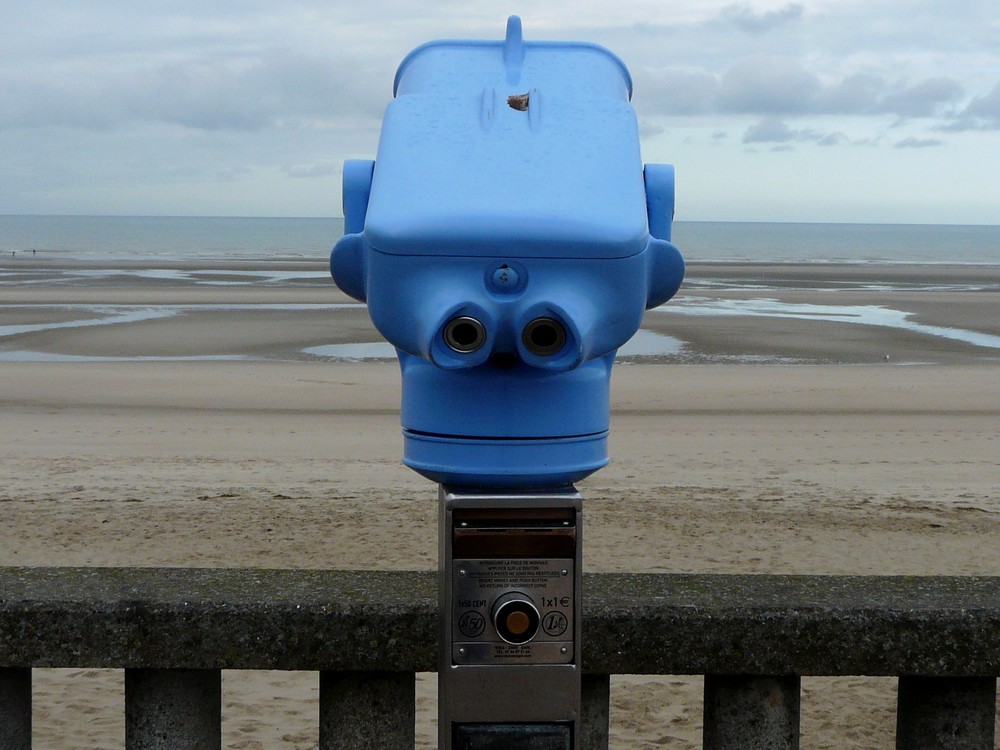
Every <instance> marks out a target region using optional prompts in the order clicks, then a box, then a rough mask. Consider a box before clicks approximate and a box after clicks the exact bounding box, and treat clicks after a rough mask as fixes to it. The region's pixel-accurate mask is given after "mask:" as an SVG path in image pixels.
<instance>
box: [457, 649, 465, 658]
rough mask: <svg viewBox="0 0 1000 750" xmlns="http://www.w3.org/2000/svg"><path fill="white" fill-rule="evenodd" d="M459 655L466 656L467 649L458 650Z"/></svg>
mask: <svg viewBox="0 0 1000 750" xmlns="http://www.w3.org/2000/svg"><path fill="white" fill-rule="evenodd" d="M458 653H459V655H460V656H465V649H464V648H460V649H459V650H458Z"/></svg>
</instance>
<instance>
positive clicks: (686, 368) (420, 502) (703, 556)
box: [0, 264, 1000, 750]
mask: <svg viewBox="0 0 1000 750" xmlns="http://www.w3.org/2000/svg"><path fill="white" fill-rule="evenodd" d="M5 268H8V270H9V264H8V265H7V266H6V267H5ZM20 268H22V269H23V266H21V267H20ZM240 268H243V267H242V266H241V267H240ZM268 268H270V267H268ZM851 268H852V269H854V267H851ZM928 268H930V270H921V269H905V268H903V269H902V270H901V269H900V268H893V269H888V270H885V269H872V268H868V267H860V270H851V272H850V273H845V269H844V268H840V269H836V268H835V269H832V270H825V269H824V268H818V269H817V268H813V267H811V266H810V267H806V268H805V270H804V271H802V272H801V273H800V272H799V271H792V270H791V269H790V268H789V267H787V266H782V267H771V266H767V267H753V268H746V267H736V266H732V267H730V266H726V267H716V266H712V267H708V268H706V269H697V268H696V269H692V273H690V274H689V278H691V283H690V284H689V286H688V287H686V288H685V290H684V292H683V293H682V294H683V295H684V296H686V297H687V300H688V301H687V302H685V301H684V296H682V297H681V298H680V299H679V300H678V305H684V304H689V305H694V304H700V303H697V301H696V300H695V299H694V298H695V297H698V298H708V299H709V300H711V301H715V302H714V303H715V304H721V302H723V301H728V300H733V299H736V300H751V301H752V300H760V299H776V300H779V301H780V302H782V303H786V304H810V305H816V306H824V307H827V306H838V305H839V306H841V307H847V306H855V307H858V306H879V305H882V306H887V307H892V308H893V309H897V310H902V311H905V312H908V313H911V314H912V315H913V316H915V317H917V318H919V320H920V322H921V324H924V325H927V326H935V327H941V328H954V329H961V330H967V331H972V332H974V333H978V334H982V335H986V336H992V335H1000V316H997V315H996V314H995V310H996V309H997V299H998V296H997V292H998V289H1000V287H997V286H996V284H997V279H996V275H995V273H994V271H992V270H989V269H986V270H982V271H981V273H979V274H978V275H977V274H975V273H973V272H972V271H969V269H964V270H963V271H962V273H966V274H969V275H970V276H969V278H966V277H965V276H963V277H961V278H960V279H958V280H957V281H956V278H957V277H955V276H953V277H952V281H953V282H954V283H951V284H949V285H947V286H946V288H944V289H935V288H933V287H934V286H935V285H934V284H932V283H931V282H933V281H934V279H935V278H936V277H939V276H941V275H942V274H941V272H940V269H937V268H931V267H928ZM723 269H724V270H723ZM192 270H193V272H195V273H197V272H201V271H205V272H208V271H210V270H212V269H199V268H198V267H195V268H193V269H192ZM265 270H267V269H265ZM283 270H292V271H294V270H296V269H294V268H291V269H289V268H285V269H283ZM306 270H314V269H313V267H308V268H307V269H306ZM31 272H32V273H36V274H39V275H40V276H39V277H38V278H40V280H39V281H38V283H33V284H12V285H0V315H2V316H3V317H2V318H0V327H2V326H11V325H40V324H44V323H45V322H46V321H49V322H64V323H65V322H68V321H71V320H74V319H76V318H75V317H74V316H77V315H78V314H79V313H81V312H82V313H84V314H89V315H97V316H102V315H106V313H102V312H100V311H97V312H95V311H94V310H93V309H91V308H86V309H84V310H77V311H67V309H66V305H71V304H75V305H83V306H88V305H109V304H118V305H126V306H141V307H144V308H145V307H151V308H156V307H157V306H163V305H170V306H190V307H191V308H194V309H191V310H186V309H185V310H184V311H180V312H175V313H173V314H171V315H170V316H169V317H159V318H155V319H149V320H143V321H138V322H131V323H129V322H124V323H118V324H107V325H103V326H79V327H72V328H66V327H64V328H44V329H41V330H35V331H27V332H24V333H19V334H13V335H7V336H0V357H2V356H3V355H4V353H5V352H6V353H10V352H17V351H28V352H36V353H37V352H41V353H45V354H47V355H48V356H51V357H53V358H55V360H56V361H47V362H25V361H10V360H8V361H3V362H0V372H2V387H0V428H2V430H0V432H2V435H3V445H4V452H5V457H4V461H3V462H2V463H0V513H2V516H3V519H4V522H3V523H2V524H0V564H2V565H95V566H110V565H153V566H187V565H192V566H246V567H289V568H291V567H303V568H310V567H313V568H316V567H323V568H327V567H329V568H345V567H349V568H364V569H376V568H393V569H429V568H433V567H434V566H435V564H436V554H437V550H436V537H435V524H436V492H435V488H434V486H433V485H432V484H431V483H429V482H428V481H426V480H424V479H422V478H420V477H419V476H417V475H416V474H414V473H413V472H410V471H409V470H407V469H406V468H405V467H403V466H402V465H401V464H400V463H399V455H400V451H401V439H400V436H399V426H398V404H399V373H398V369H397V367H396V365H395V364H394V363H392V362H364V363H358V362H334V361H323V359H322V358H316V357H311V356H309V355H307V354H304V353H303V351H304V350H305V349H306V348H308V347H312V346H322V345H326V344H331V343H337V342H345V343H346V342H352V341H374V340H376V338H377V334H375V332H374V331H373V329H371V326H370V323H369V322H368V321H367V317H366V315H365V313H364V310H362V309H358V308H355V307H335V308H331V307H328V306H329V305H336V304H340V303H346V302H348V300H347V299H346V298H344V297H343V296H341V295H339V293H337V292H336V291H334V290H332V289H330V288H329V287H328V286H327V285H326V284H324V283H321V279H320V277H319V276H314V277H303V278H302V279H301V280H300V281H294V280H292V281H290V280H288V279H287V278H286V279H284V280H282V281H280V282H278V283H269V282H254V283H248V284H245V285H239V286H232V285H226V286H217V285H216V286H213V285H209V284H199V283H195V282H193V281H192V279H191V278H189V277H188V278H180V279H178V278H174V279H149V278H145V279H143V278H136V277H134V276H133V275H124V276H120V277H111V278H109V277H103V278H97V279H93V278H92V279H89V280H82V281H81V280H77V281H72V282H69V283H65V282H64V281H56V280H54V278H55V276H53V275H52V274H50V275H49V276H46V275H45V274H46V273H48V270H47V269H46V268H42V269H40V270H38V269H31ZM18 273H22V271H21V270H18ZM730 273H732V274H735V276H727V274H730ZM765 273H766V274H767V275H768V280H767V283H766V284H764V285H763V288H762V289H761V290H760V291H757V292H755V291H753V290H752V289H751V288H749V287H750V282H751V281H752V280H753V279H754V278H757V277H759V276H760V275H761V274H765ZM740 274H742V276H741V275H740ZM752 274H756V276H753V275H752ZM955 274H958V271H955ZM779 277H780V278H779ZM887 277H888V278H887ZM699 280H701V281H699ZM876 281H877V282H878V284H880V285H882V284H885V283H886V282H887V281H888V282H889V283H890V289H889V290H886V289H883V288H872V286H873V285H875V284H876ZM720 282H721V285H720ZM810 284H811V285H813V286H814V287H815V289H814V290H813V291H809V290H808V289H807V287H808V286H809V285H810ZM219 305H240V306H241V307H240V309H236V310H223V309H219V307H218V306H219ZM263 305H273V306H277V307H263ZM293 305H309V306H318V307H315V308H313V307H310V308H309V309H305V308H291V309H289V306H293ZM199 306H201V307H203V308H204V309H199ZM130 309H131V308H130ZM646 327H647V328H649V329H650V330H655V331H657V332H660V333H663V334H665V335H669V336H672V337H675V338H677V339H680V340H682V341H683V342H684V343H685V348H684V349H682V350H681V352H680V353H678V354H676V355H664V356H653V357H645V358H638V359H635V360H632V361H627V362H624V363H622V364H619V365H618V366H616V368H615V373H614V377H613V386H612V387H613V422H612V438H611V454H612V463H611V465H610V466H608V467H607V468H606V469H604V470H602V471H600V472H598V473H597V474H595V475H594V476H593V477H591V478H589V479H587V480H585V481H584V482H582V483H581V484H580V489H581V491H582V492H583V494H584V497H585V524H586V540H587V541H586V548H585V565H586V568H587V569H588V570H592V571H621V570H635V571H641V572H665V571H670V572H687V571H697V572H744V573H745V572H759V573H810V574H823V573H859V574H921V575H932V574H977V575H998V574H1000V544H997V543H996V540H997V539H998V538H1000V493H998V490H997V486H998V485H997V479H998V477H1000V459H998V458H997V456H1000V366H998V362H997V356H998V354H1000V351H998V350H997V349H992V348H990V347H988V346H979V345H975V344H970V343H968V342H963V341H959V340H954V339H948V338H946V337H943V336H940V335H934V334H931V333H927V332H923V333H921V332H920V331H919V330H917V331H913V330H902V329H899V328H894V327H892V326H877V325H869V324H859V323H844V322H831V321H829V320H824V319H823V315H822V314H818V315H813V316H809V317H807V318H804V319H803V318H792V317H766V316H751V315H742V316H734V315H716V316H712V315H705V314H699V315H694V314H690V315H683V314H673V313H669V312H660V311H654V312H651V313H650V314H648V315H647V323H646ZM0 333H2V328H0ZM986 340H987V341H989V339H986ZM886 355H888V356H889V360H888V361H886V359H885V356H886ZM179 356H194V357H206V358H209V359H208V360H207V361H176V360H171V359H170V358H172V357H179ZM218 356H237V357H243V358H245V359H241V360H238V361H224V360H223V361H212V360H211V358H212V357H218ZM73 357H82V358H84V360H87V359H90V358H104V361H81V360H76V359H73ZM136 357H154V358H167V359H158V360H155V361H148V360H137V359H135V358H136ZM14 359H15V360H16V358H14ZM789 362H791V363H793V364H789ZM837 362H841V363H850V364H840V365H837V364H835V363H837ZM900 362H921V363H925V364H915V365H910V366H904V365H901V364H898V363H900ZM803 685H804V689H803V701H802V702H803V746H804V747H815V748H819V747H822V748H842V747H845V746H850V747H862V748H886V747H891V746H892V744H893V740H892V735H893V727H894V700H895V697H894V690H895V681H894V680H892V679H886V678H877V679H872V678H861V677H858V678H838V679H827V678H806V679H804V680H803ZM700 686H701V680H700V678H689V677H669V676H665V677H661V678H646V677H641V678H638V677H627V676H624V677H616V678H615V679H614V682H613V685H612V724H613V730H612V734H613V737H612V747H616V748H654V747H661V746H663V745H665V744H668V745H669V746H671V747H698V746H700V720H701V692H700V691H701V687H700ZM316 694H317V686H316V677H315V675H312V674H299V673H276V672H227V673H226V674H225V677H224V699H223V700H224V704H225V721H224V726H225V729H224V732H225V736H224V746H225V747H229V748H259V747H260V748H274V747H284V748H309V747H315V745H316V741H317V737H316V730H315V725H316V703H315V701H316ZM121 700H122V698H121V674H120V673H119V672H114V671H103V670H98V671H92V672H81V671H78V670H73V671H69V670H37V671H36V673H35V705H36V715H35V732H36V737H35V744H36V747H40V748H52V749H53V750H68V749H69V748H80V747H102V748H104V747H108V748H111V747H122V746H123V742H124V740H123V737H124V728H123V721H124V719H123V711H122V703H121ZM433 701H434V679H433V676H431V675H421V676H420V678H419V693H418V711H419V712H420V713H419V718H418V731H419V735H420V742H421V746H423V747H433V746H434V740H433V731H434V730H433V710H432V704H433Z"/></svg>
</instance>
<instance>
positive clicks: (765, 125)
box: [743, 117, 824, 143]
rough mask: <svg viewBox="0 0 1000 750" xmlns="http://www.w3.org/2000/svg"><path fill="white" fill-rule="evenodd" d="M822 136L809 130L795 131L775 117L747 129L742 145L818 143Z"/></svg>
mask: <svg viewBox="0 0 1000 750" xmlns="http://www.w3.org/2000/svg"><path fill="white" fill-rule="evenodd" d="M823 137H824V136H823V135H822V134H821V133H817V132H816V131H814V130H811V129H808V128H806V129H801V130H795V129H793V128H790V127H789V126H788V124H787V123H786V122H785V121H784V120H781V119H779V118H777V117H765V118H764V119H763V120H761V121H760V122H758V123H757V124H756V125H752V126H750V127H749V128H747V131H746V132H745V133H744V134H743V143H790V142H792V141H819V140H821V139H822V138H823Z"/></svg>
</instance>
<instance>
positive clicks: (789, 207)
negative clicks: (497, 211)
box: [0, 0, 1000, 224]
mask: <svg viewBox="0 0 1000 750" xmlns="http://www.w3.org/2000/svg"><path fill="white" fill-rule="evenodd" d="M510 13H517V14H519V15H520V16H521V17H522V19H523V22H524V36H525V39H526V40H527V41H531V40H532V39H565V40H575V39H579V40H585V41H592V42H597V43H599V44H603V45H605V46H606V47H608V48H610V49H611V50H612V51H614V52H616V53H617V54H618V55H619V56H620V57H621V58H622V59H623V60H624V61H625V63H626V64H627V65H628V66H629V68H630V69H631V71H632V75H633V78H634V81H635V86H634V94H633V99H632V102H633V105H634V106H635V108H636V111H637V112H638V115H639V123H640V129H641V134H642V144H643V145H642V147H643V158H644V159H645V160H646V161H648V162H668V163H673V164H675V165H676V167H677V218H678V219H688V220H708V221H712V220H750V221H753V220H759V221H860V222H864V221H876V222H916V223H922V222H929V223H982V224H998V223H1000V7H998V4H997V0H793V1H792V2H788V1H787V0H748V1H747V2H731V1H730V0H655V1H654V0H576V2H570V1H569V0H550V1H548V2H543V1H542V0H534V1H533V2H524V1H523V0H512V1H511V2H509V3H507V4H503V3H496V2H482V1H480V0H463V1H462V2H452V1H451V0H446V1H444V2H435V1H434V0H427V1H426V2H413V0H406V1H405V2H404V1H402V0H364V1H362V2H358V1H351V2H346V1H345V0H322V1H316V2H312V1H311V0H280V1H278V0H266V1H265V0H239V1H237V0H232V1H229V2H226V1H221V2H212V1H211V0H198V1H197V2H195V1H193V0H155V1H152V0H151V1H143V0H97V1H95V2H80V0H72V1H69V0H62V1H60V0H31V2H15V1H14V0H11V1H10V2H3V12H2V14H0V18H2V28H0V214H16V213H71V214H77V213H79V214H151V215H207V216H211V215H225V216H340V215H341V208H340V170H341V163H342V161H343V160H344V159H345V158H351V157H358V158H373V157H374V154H375V147H376V144H377V142H378V132H379V126H380V121H381V116H382V112H383V110H384V108H385V106H386V104H387V103H388V101H389V100H390V98H391V95H392V80H393V75H394V73H395V69H396V66H397V65H398V63H399V61H400V60H401V59H402V57H403V56H404V55H405V54H406V53H407V52H408V51H409V50H411V49H412V48H413V47H415V46H417V45H418V44H420V43H422V42H425V41H428V40H430V39H438V38H488V39H500V38H502V37H503V33H504V26H505V23H506V17H507V15H508V14H510Z"/></svg>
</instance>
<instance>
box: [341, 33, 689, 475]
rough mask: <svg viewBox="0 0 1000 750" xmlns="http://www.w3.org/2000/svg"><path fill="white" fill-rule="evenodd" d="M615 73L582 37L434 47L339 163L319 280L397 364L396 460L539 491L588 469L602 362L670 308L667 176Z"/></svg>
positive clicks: (597, 433)
mask: <svg viewBox="0 0 1000 750" xmlns="http://www.w3.org/2000/svg"><path fill="white" fill-rule="evenodd" d="M631 92H632V81H631V77H630V75H629V72H628V70H627V69H626V67H625V65H624V64H623V63H622V61H621V60H619V59H618V58H617V57H616V56H615V55H613V54H612V53H611V52H609V51H607V50H606V49H604V48H602V47H598V46H596V45H592V44H585V43H562V42H525V41H523V39H522V36H521V23H520V20H519V19H518V18H516V17H512V18H511V19H510V20H509V21H508V26H507V35H506V39H505V40H503V41H497V42H489V41H439V42H432V43H429V44H426V45H424V46H421V47H419V48H417V49H416V50H414V51H413V52H411V53H410V55H409V56H407V57H406V58H405V59H404V60H403V62H402V64H401V65H400V67H399V70H398V72H397V73H396V80H395V88H394V93H395V99H394V100H393V102H392V103H391V104H390V105H389V107H388V109H387V111H386V113H385V118H384V120H383V125H382V133H381V140H380V142H379V146H378V152H377V157H376V159H375V161H360V160H359V161H355V160H352V161H348V162H346V163H345V165H344V218H345V235H344V237H342V238H341V239H340V241H338V242H337V244H336V246H335V247H334V249H333V254H332V256H331V263H330V265H331V272H332V274H333V278H334V280H335V281H336V283H337V285H338V286H339V287H340V288H341V289H342V290H343V291H345V292H346V293H347V294H349V295H350V296H352V297H354V298H355V299H358V300H362V301H366V302H367V303H368V309H369V312H370V314H371V318H372V321H373V322H374V324H375V326H376V328H378V330H379V331H380V332H381V333H382V335H383V336H385V338H386V339H387V340H388V341H389V342H390V343H391V344H393V345H394V346H395V347H396V349H397V351H398V354H399V361H400V365H401V368H402V376H403V397H402V424H403V434H404V436H405V450H404V458H403V460H404V462H405V463H406V464H407V465H408V466H410V467H411V468H413V469H415V470H416V471H418V472H420V473H421V474H423V475H424V476H426V477H428V478H430V479H433V480H435V481H437V482H439V483H442V484H447V485H451V486H472V487H484V488H490V487H493V488H496V487H511V488H527V487H551V486H559V485H566V484H570V483H572V482H575V481H577V480H579V479H582V478H583V477H585V476H587V475H588V474H590V473H591V472H593V471H596V470H597V469H599V468H601V467H602V466H604V465H605V464H606V463H607V461H608V458H607V434H608V426H609V419H610V417H609V412H610V407H609V381H610V375H611V365H612V362H613V360H614V357H615V352H616V350H617V349H618V347H619V346H621V345H622V344H624V343H625V342H626V341H627V340H628V339H629V338H630V337H631V336H632V335H633V334H634V333H635V332H636V330H638V327H639V324H640V321H641V319H642V314H643V311H644V310H645V309H648V308H650V307H653V306H656V305H659V304H661V303H663V302H665V301H666V300H668V299H669V298H670V297H672V296H673V295H674V293H675V292H676V291H677V289H678V287H679V286H680V283H681V279H682V278H683V275H684V262H683V259H682V258H681V255H680V253H679V252H678V250H677V248H676V247H674V246H673V245H672V244H671V243H670V226H671V221H672V218H673V204H674V180H673V168H672V167H670V166H667V165H653V164H649V165H646V166H645V168H643V164H642V160H641V157H640V153H639V134H638V127H637V124H636V117H635V113H634V111H633V109H632V107H631V105H630V104H629V99H630V97H631Z"/></svg>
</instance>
